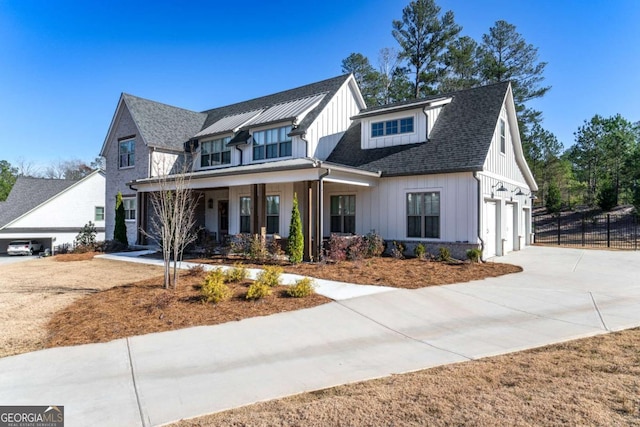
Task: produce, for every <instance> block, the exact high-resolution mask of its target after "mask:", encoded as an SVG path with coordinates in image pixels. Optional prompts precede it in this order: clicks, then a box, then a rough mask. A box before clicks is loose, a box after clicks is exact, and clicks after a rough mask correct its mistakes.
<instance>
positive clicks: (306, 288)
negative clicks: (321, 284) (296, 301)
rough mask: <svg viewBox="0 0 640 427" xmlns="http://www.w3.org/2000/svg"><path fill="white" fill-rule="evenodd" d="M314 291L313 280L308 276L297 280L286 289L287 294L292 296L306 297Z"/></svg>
mask: <svg viewBox="0 0 640 427" xmlns="http://www.w3.org/2000/svg"><path fill="white" fill-rule="evenodd" d="M315 292H316V291H315V289H314V284H313V280H312V279H311V278H309V277H305V278H303V279H300V280H297V281H296V284H295V285H292V286H290V287H289V288H288V289H287V295H289V296H290V297H294V298H304V297H308V296H309V295H312V294H314V293H315Z"/></svg>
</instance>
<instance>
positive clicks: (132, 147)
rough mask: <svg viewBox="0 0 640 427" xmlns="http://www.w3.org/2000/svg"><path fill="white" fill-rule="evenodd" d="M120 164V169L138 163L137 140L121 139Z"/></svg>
mask: <svg viewBox="0 0 640 427" xmlns="http://www.w3.org/2000/svg"><path fill="white" fill-rule="evenodd" d="M118 159H119V161H118V166H119V167H120V169H124V168H130V167H133V166H135V164H136V140H135V139H129V140H126V141H120V143H119V144H118Z"/></svg>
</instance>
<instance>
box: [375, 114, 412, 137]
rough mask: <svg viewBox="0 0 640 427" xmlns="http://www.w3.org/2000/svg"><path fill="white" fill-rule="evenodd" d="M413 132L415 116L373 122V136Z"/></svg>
mask: <svg viewBox="0 0 640 427" xmlns="http://www.w3.org/2000/svg"><path fill="white" fill-rule="evenodd" d="M402 133H413V117H403V118H401V119H394V120H386V121H384V122H374V123H371V137H372V138H375V137H379V136H387V135H398V134H402Z"/></svg>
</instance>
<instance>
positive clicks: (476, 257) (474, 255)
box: [467, 248, 482, 262]
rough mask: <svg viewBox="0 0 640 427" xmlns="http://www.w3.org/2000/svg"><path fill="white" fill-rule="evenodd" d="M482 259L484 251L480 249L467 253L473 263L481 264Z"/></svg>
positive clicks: (470, 250)
mask: <svg viewBox="0 0 640 427" xmlns="http://www.w3.org/2000/svg"><path fill="white" fill-rule="evenodd" d="M481 257H482V251H481V250H480V249H478V248H474V249H469V250H468V251H467V258H469V261H471V262H480V259H481Z"/></svg>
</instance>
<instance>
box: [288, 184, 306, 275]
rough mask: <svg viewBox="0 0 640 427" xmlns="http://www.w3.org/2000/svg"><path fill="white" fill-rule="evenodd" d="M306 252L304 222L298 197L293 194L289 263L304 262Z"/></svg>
mask: <svg viewBox="0 0 640 427" xmlns="http://www.w3.org/2000/svg"><path fill="white" fill-rule="evenodd" d="M303 251H304V236H303V235H302V220H301V219H300V210H299V209H298V195H297V194H296V193H294V194H293V209H291V224H290V225H289V244H288V245H287V254H288V255H289V261H291V262H292V263H294V264H297V263H299V262H301V261H302V253H303Z"/></svg>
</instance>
